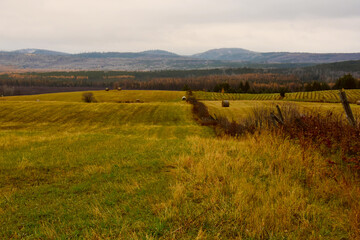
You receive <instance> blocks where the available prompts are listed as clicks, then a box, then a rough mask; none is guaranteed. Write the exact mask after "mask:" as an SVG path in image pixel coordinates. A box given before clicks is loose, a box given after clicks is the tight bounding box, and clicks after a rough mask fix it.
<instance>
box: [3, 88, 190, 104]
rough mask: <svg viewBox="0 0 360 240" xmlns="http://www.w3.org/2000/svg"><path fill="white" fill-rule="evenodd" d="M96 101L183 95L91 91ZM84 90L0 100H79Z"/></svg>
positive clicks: (161, 99) (177, 98)
mask: <svg viewBox="0 0 360 240" xmlns="http://www.w3.org/2000/svg"><path fill="white" fill-rule="evenodd" d="M91 92H92V93H93V94H94V97H95V99H96V100H97V101H98V102H119V101H135V100H136V99H139V100H140V101H144V102H179V101H181V97H182V96H184V95H185V92H182V91H146V90H121V91H118V90H110V91H105V90H102V91H91ZM83 93H84V92H65V93H49V94H39V95H28V96H15V97H0V101H37V100H39V101H61V102H81V101H82V94H83Z"/></svg>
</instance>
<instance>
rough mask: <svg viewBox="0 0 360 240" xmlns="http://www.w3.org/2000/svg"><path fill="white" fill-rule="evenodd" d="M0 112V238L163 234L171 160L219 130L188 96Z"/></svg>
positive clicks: (1, 107) (15, 105)
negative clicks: (161, 207) (203, 120)
mask: <svg viewBox="0 0 360 240" xmlns="http://www.w3.org/2000/svg"><path fill="white" fill-rule="evenodd" d="M149 94H150V96H146V94H143V98H144V99H145V98H147V99H153V100H157V99H158V98H157V97H155V98H154V97H153V96H156V94H155V95H154V93H152V92H149ZM178 94H180V95H181V94H182V93H178ZM75 95H77V93H75ZM56 97H57V96H56ZM134 97H138V96H134ZM159 97H161V94H160V96H159ZM50 98H51V97H50ZM17 100H18V99H17ZM179 101H181V99H180V100H179ZM0 116H1V118H0V150H1V155H0V195H1V199H0V238H2V239H7V238H12V237H13V238H54V237H55V238H59V237H64V238H65V237H75V238H77V237H80V236H82V237H88V238H90V236H96V234H99V236H100V235H101V233H104V236H131V234H135V235H136V233H139V235H140V236H146V235H149V236H150V235H156V234H157V232H161V231H163V229H162V228H163V227H164V226H162V223H161V220H160V219H159V218H158V217H156V216H155V215H154V211H155V210H154V208H155V207H154V206H156V204H158V203H161V202H165V201H167V199H169V198H171V194H172V192H171V191H170V190H169V188H170V185H169V182H171V181H170V180H171V178H170V177H169V176H170V175H169V172H170V171H171V170H172V169H173V168H174V165H173V164H174V162H173V161H171V160H172V159H174V158H176V157H178V156H179V155H181V154H183V153H186V152H188V151H190V148H191V146H190V143H187V142H186V138H187V137H188V136H202V137H209V136H212V135H213V133H212V131H211V129H209V128H202V127H200V126H198V125H197V124H196V122H194V121H193V119H192V115H191V106H190V105H188V104H186V103H183V102H151V103H131V104H126V103H81V102H68V101H65V102H61V101H54V102H50V101H46V102H45V101H40V102H37V101H32V102H30V101H25V102H22V101H3V102H0ZM94 232H95V233H96V234H94Z"/></svg>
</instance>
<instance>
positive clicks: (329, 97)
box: [194, 89, 360, 103]
mask: <svg viewBox="0 0 360 240" xmlns="http://www.w3.org/2000/svg"><path fill="white" fill-rule="evenodd" d="M345 92H346V94H347V97H348V101H349V102H351V103H356V101H358V100H360V89H349V90H345ZM194 95H195V97H196V98H197V99H199V100H285V101H303V102H340V97H339V90H326V91H313V92H294V93H286V94H285V97H284V98H281V97H280V94H279V93H262V94H248V93H215V92H203V91H198V92H194Z"/></svg>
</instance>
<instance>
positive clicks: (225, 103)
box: [221, 100, 230, 107]
mask: <svg viewBox="0 0 360 240" xmlns="http://www.w3.org/2000/svg"><path fill="white" fill-rule="evenodd" d="M221 106H222V107H230V102H229V100H222V102H221Z"/></svg>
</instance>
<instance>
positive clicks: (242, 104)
mask: <svg viewBox="0 0 360 240" xmlns="http://www.w3.org/2000/svg"><path fill="white" fill-rule="evenodd" d="M203 102H204V103H205V105H206V106H207V107H208V109H209V112H210V114H211V115H213V116H215V115H216V116H217V117H220V116H223V117H226V118H228V119H230V120H235V121H239V120H241V119H242V118H245V117H246V116H248V115H249V114H251V112H252V111H253V110H254V108H258V107H269V108H271V109H272V110H273V111H274V112H275V111H276V108H275V107H276V105H277V104H279V105H282V104H294V105H295V106H298V107H299V109H301V111H308V110H315V111H316V112H327V111H332V112H336V113H340V114H342V113H344V110H343V107H342V105H341V104H340V103H314V102H295V101H292V102H287V101H279V100H278V101H254V100H241V101H239V100H233V101H230V107H225V108H224V107H222V106H221V101H203ZM351 108H352V110H353V113H354V114H355V115H356V114H360V106H359V105H355V104H351ZM214 114H215V115H214ZM344 114H345V113H344ZM344 118H345V116H344Z"/></svg>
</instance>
